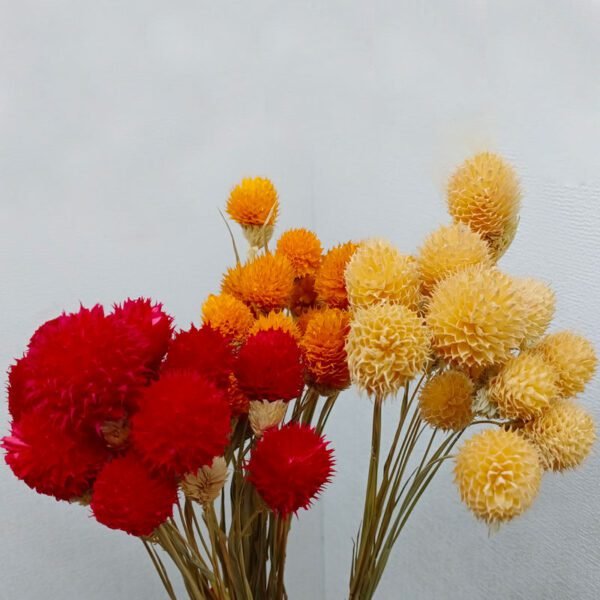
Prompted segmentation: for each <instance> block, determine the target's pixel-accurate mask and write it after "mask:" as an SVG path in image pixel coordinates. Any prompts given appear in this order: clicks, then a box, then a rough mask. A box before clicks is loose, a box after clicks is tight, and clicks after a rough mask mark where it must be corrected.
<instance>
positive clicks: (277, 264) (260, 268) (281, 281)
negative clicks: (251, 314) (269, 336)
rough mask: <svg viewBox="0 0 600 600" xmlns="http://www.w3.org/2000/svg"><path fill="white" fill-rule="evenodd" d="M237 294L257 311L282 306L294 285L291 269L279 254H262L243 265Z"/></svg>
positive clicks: (288, 263)
mask: <svg viewBox="0 0 600 600" xmlns="http://www.w3.org/2000/svg"><path fill="white" fill-rule="evenodd" d="M239 284H240V296H241V298H242V300H243V301H244V302H245V303H246V304H247V305H248V306H250V307H251V308H252V309H253V310H254V311H256V312H257V313H260V312H263V313H267V312H270V311H272V310H280V309H283V308H286V307H287V306H288V304H289V301H290V297H291V295H292V290H293V288H294V269H293V268H292V265H291V264H290V261H289V260H288V259H287V258H286V257H285V256H281V255H280V254H262V255H260V256H258V257H256V258H255V259H253V260H251V261H250V262H248V263H246V264H245V265H244V268H243V270H242V273H241V277H240V282H239Z"/></svg>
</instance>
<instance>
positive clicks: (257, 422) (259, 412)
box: [249, 400, 287, 438]
mask: <svg viewBox="0 0 600 600" xmlns="http://www.w3.org/2000/svg"><path fill="white" fill-rule="evenodd" d="M286 411H287V404H286V403H285V402H284V401H283V400H277V401H276V402H269V401H268V400H253V401H252V402H250V413H249V419H250V427H252V431H253V432H254V435H255V436H256V437H258V438H260V437H262V434H263V433H264V432H265V431H266V430H267V429H269V428H271V427H277V425H279V423H281V421H283V418H284V417H285V413H286Z"/></svg>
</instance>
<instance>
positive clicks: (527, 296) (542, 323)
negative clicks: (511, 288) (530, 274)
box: [514, 277, 556, 346]
mask: <svg viewBox="0 0 600 600" xmlns="http://www.w3.org/2000/svg"><path fill="white" fill-rule="evenodd" d="M514 282H515V285H516V287H517V290H518V293H519V295H520V296H521V302H522V303H523V304H524V306H525V310H526V318H525V338H524V340H523V343H524V345H525V346H530V345H531V344H533V343H534V342H536V341H537V340H538V339H539V338H541V337H542V336H543V335H544V334H545V333H546V330H547V329H548V327H549V326H550V323H551V322H552V319H553V318H554V311H555V310H556V297H555V295H554V292H553V291H552V289H551V288H550V286H548V285H547V284H545V283H544V282H543V281H539V280H538V279H533V278H519V277H515V278H514Z"/></svg>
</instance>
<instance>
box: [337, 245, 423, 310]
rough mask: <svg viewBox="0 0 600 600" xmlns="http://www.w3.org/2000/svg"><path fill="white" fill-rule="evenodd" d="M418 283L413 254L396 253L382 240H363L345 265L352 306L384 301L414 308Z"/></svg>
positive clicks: (419, 298) (391, 246)
mask: <svg viewBox="0 0 600 600" xmlns="http://www.w3.org/2000/svg"><path fill="white" fill-rule="evenodd" d="M419 286H420V282H419V269H418V266H417V263H416V261H415V260H414V258H412V257H411V256H407V255H404V254H400V252H398V250H397V249H396V248H395V247H394V246H393V245H392V244H390V243H389V242H388V241H386V240H380V239H373V240H369V241H367V242H363V243H362V244H361V245H360V247H359V248H358V249H357V250H356V252H355V253H354V254H353V256H352V258H351V259H350V261H349V262H348V266H347V267H346V289H347V290H348V298H349V300H350V304H351V306H352V307H354V308H356V307H359V306H369V305H371V304H378V303H380V302H384V301H387V302H390V303H392V304H404V305H405V306H407V307H408V308H411V309H412V310H417V309H418V307H419V303H420V300H421V293H420V289H419Z"/></svg>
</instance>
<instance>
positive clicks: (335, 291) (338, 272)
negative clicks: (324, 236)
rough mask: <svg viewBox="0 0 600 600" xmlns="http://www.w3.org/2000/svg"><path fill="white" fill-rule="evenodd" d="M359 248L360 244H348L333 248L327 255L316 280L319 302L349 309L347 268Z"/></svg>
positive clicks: (332, 306)
mask: <svg viewBox="0 0 600 600" xmlns="http://www.w3.org/2000/svg"><path fill="white" fill-rule="evenodd" d="M357 248H358V244H355V243H354V242H346V243H345V244H340V245H339V246H335V247H333V248H331V250H329V251H328V252H327V253H326V254H325V256H324V257H323V261H322V262H321V267H320V268H319V271H318V272H317V276H316V278H315V292H317V297H318V300H319V302H321V303H323V304H326V305H327V306H329V307H330V308H344V309H345V308H348V294H347V292H346V279H345V273H346V266H347V264H348V262H349V261H350V259H351V258H352V255H353V254H354V253H355V252H356V249H357Z"/></svg>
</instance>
